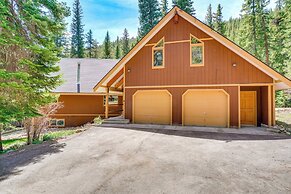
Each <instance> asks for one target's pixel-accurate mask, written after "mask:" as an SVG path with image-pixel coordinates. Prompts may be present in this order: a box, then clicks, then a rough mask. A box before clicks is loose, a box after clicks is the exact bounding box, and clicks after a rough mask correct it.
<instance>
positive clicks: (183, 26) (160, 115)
mask: <svg viewBox="0 0 291 194" xmlns="http://www.w3.org/2000/svg"><path fill="white" fill-rule="evenodd" d="M116 83H119V85H118V87H121V89H122V91H123V97H124V103H123V108H124V117H125V118H127V119H130V120H131V121H132V123H154V124H168V125H171V124H177V125H179V124H182V125H195V126H218V127H230V126H231V127H240V126H241V125H253V126H260V125H261V124H266V125H269V126H271V125H274V124H275V90H282V89H288V88H290V87H291V81H290V80H289V79H288V78H286V77H284V76H283V75H281V74H279V73H278V72H276V71H275V70H273V69H271V68H270V67H269V66H267V65H266V64H264V63H263V62H261V61H260V60H258V59H257V58H255V57H254V56H252V55H251V54H249V53H248V52H246V51H245V50H243V49H242V48H240V47H239V46H237V45H236V44H234V43H233V42H231V41H230V40H228V39H227V38H225V37H223V36H222V35H220V34H219V33H217V32H215V31H214V30H212V29H211V28H209V27H208V26H206V25H205V24H203V23H202V22H201V21H199V20H198V19H196V18H195V17H193V16H191V15H189V14H187V13H186V12H184V11H182V10H181V9H179V8H178V7H174V8H173V9H172V10H171V11H170V12H169V13H168V14H167V15H166V16H165V17H164V18H163V19H162V20H161V21H160V22H159V23H158V24H157V25H156V26H155V27H154V28H153V29H152V30H151V31H150V32H149V33H148V34H147V35H146V36H145V37H144V38H143V39H142V40H141V41H140V42H139V43H138V44H137V45H136V46H135V47H134V48H133V49H132V50H131V51H130V52H129V53H128V54H127V55H126V56H125V57H124V58H122V59H121V60H120V61H119V62H118V63H117V64H116V65H115V66H114V67H113V68H112V69H111V70H110V72H109V73H108V74H106V75H105V76H104V77H103V78H102V79H101V80H100V81H99V82H98V84H97V85H96V86H95V87H94V91H95V92H96V93H102V94H104V93H106V96H109V95H110V94H111V93H112V89H113V91H114V89H115V88H116ZM107 99H108V98H106V103H105V104H106V106H105V116H106V117H107V116H108V114H109V108H108V106H107V105H108V104H109V102H108V100H107Z"/></svg>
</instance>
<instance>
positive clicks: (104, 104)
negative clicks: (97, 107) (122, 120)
mask: <svg viewBox="0 0 291 194" xmlns="http://www.w3.org/2000/svg"><path fill="white" fill-rule="evenodd" d="M110 96H116V97H117V102H114V103H112V102H111V103H110V102H109V98H110ZM118 97H119V96H118V95H108V105H118ZM105 99H106V95H104V96H103V106H106V100H105Z"/></svg>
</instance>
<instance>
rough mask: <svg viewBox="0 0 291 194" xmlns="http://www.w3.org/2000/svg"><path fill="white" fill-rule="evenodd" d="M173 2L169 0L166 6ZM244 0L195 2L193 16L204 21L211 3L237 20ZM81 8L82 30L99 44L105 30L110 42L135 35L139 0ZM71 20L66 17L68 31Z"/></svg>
mask: <svg viewBox="0 0 291 194" xmlns="http://www.w3.org/2000/svg"><path fill="white" fill-rule="evenodd" d="M60 1H63V2H65V3H67V6H69V7H70V8H71V10H72V5H73V2H74V0H60ZM171 1H172V0H169V3H170V2H171ZM243 1H244V0H194V8H195V9H196V17H197V18H198V19H200V20H202V21H204V18H205V14H206V10H207V7H208V5H209V4H210V3H211V4H212V9H213V11H215V10H216V7H217V5H218V3H220V4H221V5H222V7H223V10H222V13H223V17H224V19H225V20H227V19H229V18H230V17H239V15H240V10H241V6H242V3H243ZM275 1H276V0H271V3H270V7H274V5H275ZM80 2H81V6H82V9H83V20H82V22H83V24H84V25H85V26H84V31H85V33H87V32H88V31H89V30H90V29H91V30H92V31H93V38H95V39H97V41H98V42H100V43H102V42H103V41H104V37H105V34H106V32H107V30H108V31H109V34H110V37H111V40H115V39H116V37H117V36H119V37H122V33H123V30H124V28H127V29H128V32H129V35H130V37H133V36H136V35H137V28H138V25H139V21H138V0H80ZM171 7H172V6H171V3H170V5H169V8H171ZM71 20H72V18H71V17H68V18H67V23H68V30H70V23H71Z"/></svg>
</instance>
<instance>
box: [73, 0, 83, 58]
mask: <svg viewBox="0 0 291 194" xmlns="http://www.w3.org/2000/svg"><path fill="white" fill-rule="evenodd" d="M82 17H83V11H82V7H81V4H80V0H75V2H74V5H73V21H72V25H71V33H72V40H71V57H78V58H83V57H84V29H83V24H82Z"/></svg>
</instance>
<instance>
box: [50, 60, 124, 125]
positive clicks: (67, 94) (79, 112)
mask: <svg viewBox="0 0 291 194" xmlns="http://www.w3.org/2000/svg"><path fill="white" fill-rule="evenodd" d="M117 62H118V60H113V59H62V60H61V61H60V62H59V67H60V74H61V75H62V78H63V80H64V83H63V84H62V85H60V86H59V87H57V88H56V89H55V90H54V91H53V92H54V93H56V94H59V99H58V101H59V102H62V103H63V108H61V109H60V110H58V112H57V113H56V114H54V115H51V118H52V119H51V123H50V124H51V125H52V126H57V127H65V126H66V127H74V126H80V125H83V124H86V123H88V122H92V120H93V119H94V118H95V117H98V116H102V117H104V116H105V115H104V114H105V106H104V99H105V98H104V96H105V93H104V94H102V93H94V92H93V90H92V88H93V87H94V85H95V84H96V82H98V81H100V80H101V79H102V78H103V77H104V76H105V75H106V73H108V71H109V70H110V69H111V68H112V67H114V65H115V64H116V63H117ZM78 64H80V65H78ZM78 79H79V80H78ZM111 93H113V94H114V95H115V96H116V98H112V100H111V101H110V102H109V103H110V105H108V106H109V109H110V110H111V112H109V113H108V116H118V115H120V114H121V112H122V105H119V104H122V94H121V93H120V92H119V93H118V92H115V93H114V92H113V91H111ZM118 96H120V97H118ZM109 99H111V98H110V96H109ZM118 100H119V101H118ZM109 103H108V104H109Z"/></svg>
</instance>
